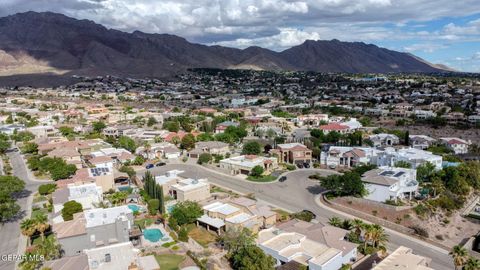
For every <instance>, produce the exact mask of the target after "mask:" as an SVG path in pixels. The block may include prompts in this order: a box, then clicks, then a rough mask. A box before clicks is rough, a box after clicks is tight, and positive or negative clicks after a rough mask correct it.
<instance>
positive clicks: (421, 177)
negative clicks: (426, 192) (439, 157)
mask: <svg viewBox="0 0 480 270" xmlns="http://www.w3.org/2000/svg"><path fill="white" fill-rule="evenodd" d="M434 173H435V165H433V164H432V163H431V162H426V163H424V164H422V165H420V166H418V167H417V180H418V181H419V182H420V183H423V182H430V181H431V177H432V176H433V175H434Z"/></svg>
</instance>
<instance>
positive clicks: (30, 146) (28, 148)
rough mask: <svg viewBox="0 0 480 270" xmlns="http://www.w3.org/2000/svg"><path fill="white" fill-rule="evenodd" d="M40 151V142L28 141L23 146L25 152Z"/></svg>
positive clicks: (34, 152) (33, 152)
mask: <svg viewBox="0 0 480 270" xmlns="http://www.w3.org/2000/svg"><path fill="white" fill-rule="evenodd" d="M37 152H38V144H36V143H34V142H27V143H26V144H24V145H23V147H22V153H23V154H36V153H37Z"/></svg>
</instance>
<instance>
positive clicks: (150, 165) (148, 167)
mask: <svg viewBox="0 0 480 270" xmlns="http://www.w3.org/2000/svg"><path fill="white" fill-rule="evenodd" d="M153 167H155V166H153V164H147V166H145V168H146V169H147V170H148V169H151V168H153Z"/></svg>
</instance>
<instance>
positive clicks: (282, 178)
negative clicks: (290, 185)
mask: <svg viewBox="0 0 480 270" xmlns="http://www.w3.org/2000/svg"><path fill="white" fill-rule="evenodd" d="M285 181H287V177H286V176H282V177H280V179H279V180H278V182H281V183H283V182H285Z"/></svg>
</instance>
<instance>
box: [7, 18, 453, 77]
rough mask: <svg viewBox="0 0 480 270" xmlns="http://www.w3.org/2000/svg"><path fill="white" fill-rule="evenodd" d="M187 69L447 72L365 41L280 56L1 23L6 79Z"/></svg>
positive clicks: (67, 26)
mask: <svg viewBox="0 0 480 270" xmlns="http://www.w3.org/2000/svg"><path fill="white" fill-rule="evenodd" d="M188 68H222V69H259V70H304V71H317V72H349V73H386V72H442V71H446V70H448V68H447V67H443V66H436V65H433V64H431V63H428V62H427V61H425V60H423V59H421V58H419V57H417V56H414V55H411V54H408V53H403V52H397V51H392V50H388V49H385V48H380V47H377V46H375V45H372V44H365V43H362V42H341V41H338V40H330V41H326V40H319V41H313V40H307V41H305V42H304V43H302V44H300V45H298V46H294V47H291V48H289V49H286V50H284V51H281V52H275V51H272V50H268V49H264V48H261V47H249V48H246V49H237V48H229V47H223V46H207V45H202V44H195V43H191V42H189V41H187V40H186V39H184V38H182V37H179V36H175V35H170V34H147V33H143V32H140V31H135V32H132V33H127V32H122V31H118V30H114V29H107V28H106V27H104V26H102V25H99V24H96V23H94V22H92V21H89V20H77V19H74V18H70V17H67V16H65V15H62V14H57V13H51V12H41V13H38V12H25V13H18V14H15V15H10V16H6V17H2V18H0V77H12V76H13V77H15V76H16V77H17V78H28V77H29V76H33V75H38V74H49V76H71V75H73V74H75V75H86V76H96V75H116V76H129V77H139V78H145V77H157V78H162V77H169V76H172V75H174V74H178V73H180V72H185V71H186V70H187V69H188Z"/></svg>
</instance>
